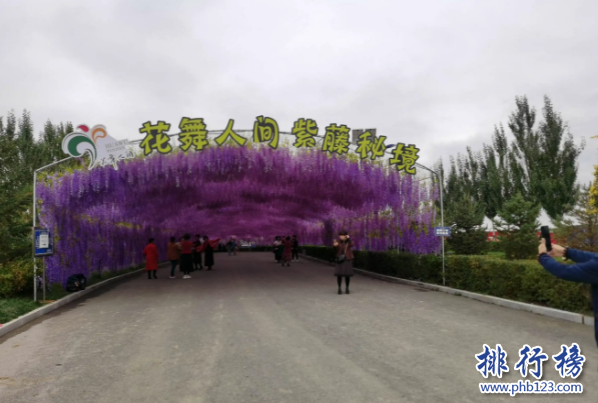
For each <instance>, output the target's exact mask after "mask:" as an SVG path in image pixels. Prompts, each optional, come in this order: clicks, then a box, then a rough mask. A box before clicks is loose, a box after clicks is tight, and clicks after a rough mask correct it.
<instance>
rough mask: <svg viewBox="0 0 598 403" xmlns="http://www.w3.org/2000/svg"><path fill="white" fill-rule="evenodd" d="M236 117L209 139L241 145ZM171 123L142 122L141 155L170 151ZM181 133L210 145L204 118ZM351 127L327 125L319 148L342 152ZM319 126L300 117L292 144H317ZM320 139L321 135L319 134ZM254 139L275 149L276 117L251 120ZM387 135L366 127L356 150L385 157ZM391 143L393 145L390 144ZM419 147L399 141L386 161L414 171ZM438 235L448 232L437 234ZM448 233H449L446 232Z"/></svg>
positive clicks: (189, 142) (185, 141)
mask: <svg viewBox="0 0 598 403" xmlns="http://www.w3.org/2000/svg"><path fill="white" fill-rule="evenodd" d="M234 123H235V121H234V120H233V119H230V120H229V121H228V124H227V126H226V129H225V130H224V131H223V132H222V133H221V134H219V135H218V136H217V137H215V138H213V140H212V141H214V142H215V143H216V145H217V146H219V147H220V146H223V145H224V144H225V143H227V142H228V140H230V141H231V142H234V143H236V144H237V145H238V146H244V145H245V144H246V143H247V140H248V139H247V138H245V137H243V136H241V135H239V134H238V133H237V132H235V130H234V128H233V126H234ZM170 127H171V125H170V123H166V122H164V121H161V120H160V121H158V122H156V124H152V122H151V121H148V122H145V123H144V124H143V125H142V127H141V128H140V129H139V132H140V133H141V134H144V135H145V137H144V138H143V140H142V141H141V143H140V144H139V147H140V148H141V149H142V150H143V154H144V155H146V156H147V155H149V154H151V153H152V152H153V151H157V152H158V153H161V154H167V153H170V152H172V150H173V147H172V145H171V144H170V136H169V135H168V133H167V132H168V130H170ZM179 129H180V133H179V134H178V140H179V143H180V146H179V147H180V148H181V150H183V151H184V152H188V151H189V150H191V149H193V150H194V151H202V150H204V149H205V148H206V147H208V146H209V143H210V140H209V139H208V131H207V129H206V123H205V122H204V119H203V118H189V117H184V118H182V119H181V122H180V123H179ZM350 131H351V129H350V128H349V127H347V126H346V125H343V124H336V123H332V124H330V125H329V126H327V127H326V129H325V133H324V136H323V139H322V141H321V150H322V151H324V152H327V153H330V154H337V155H344V154H347V153H348V152H349V149H350V144H351V140H350ZM318 132H319V128H318V124H317V123H316V121H315V120H314V119H310V118H300V119H298V120H296V121H295V122H294V123H293V128H292V130H291V134H292V135H293V136H295V142H294V143H293V146H295V147H297V148H316V147H319V146H318V145H317V140H316V137H317V136H318ZM354 134H355V133H354ZM320 139H321V137H320ZM253 142H254V143H260V144H265V145H268V146H269V147H271V148H273V149H277V148H278V146H279V144H280V131H279V126H278V123H277V122H276V120H274V119H273V118H271V117H265V116H258V117H256V119H255V121H254V123H253ZM385 142H386V136H379V137H377V136H375V131H372V132H370V131H369V130H368V131H366V132H365V133H363V134H361V135H359V139H358V141H357V144H356V146H357V147H356V150H355V152H356V154H357V155H358V156H359V158H360V159H361V160H366V159H368V158H369V159H371V160H372V161H373V160H376V159H378V158H381V157H384V155H385V151H386V148H387V146H386V144H385ZM389 147H392V146H389ZM418 153H419V149H418V148H416V147H415V145H413V144H409V145H405V144H403V143H399V144H397V145H396V146H395V148H394V150H393V151H392V154H393V157H392V158H390V159H389V161H388V162H389V164H390V165H393V166H394V167H395V168H396V169H397V171H404V172H406V173H408V174H412V175H413V174H415V173H416V169H415V164H416V163H417V160H418V159H419V155H418ZM437 235H439V236H448V235H440V234H437ZM449 235H450V233H449Z"/></svg>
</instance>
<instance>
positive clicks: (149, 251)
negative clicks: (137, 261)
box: [143, 238, 158, 280]
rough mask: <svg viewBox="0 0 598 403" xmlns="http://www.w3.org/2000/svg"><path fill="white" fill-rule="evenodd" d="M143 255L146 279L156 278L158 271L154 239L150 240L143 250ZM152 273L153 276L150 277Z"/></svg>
mask: <svg viewBox="0 0 598 403" xmlns="http://www.w3.org/2000/svg"><path fill="white" fill-rule="evenodd" d="M143 254H144V255H145V271H147V279H148V280H151V279H152V278H158V276H156V271H158V248H157V247H156V245H155V244H154V238H150V239H149V241H148V243H147V245H146V247H145V249H143ZM152 273H153V274H154V276H153V277H152Z"/></svg>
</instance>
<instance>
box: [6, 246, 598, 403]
mask: <svg viewBox="0 0 598 403" xmlns="http://www.w3.org/2000/svg"><path fill="white" fill-rule="evenodd" d="M331 270H332V268H331V267H328V266H325V265H322V264H319V263H313V262H309V261H301V262H299V263H294V264H293V265H292V267H290V268H287V267H285V268H283V267H280V266H279V265H276V264H275V263H274V262H273V261H272V254H270V253H243V254H240V255H238V256H233V257H229V256H226V255H224V254H217V255H216V268H215V270H214V271H212V272H206V271H202V272H196V273H194V274H193V278H192V279H191V280H182V279H177V280H170V279H168V276H167V273H166V270H164V269H161V270H160V271H159V274H158V276H159V279H158V280H152V281H148V280H147V279H146V278H145V275H139V276H134V277H132V278H131V279H129V280H123V281H122V282H119V283H117V284H115V285H112V286H109V287H107V288H104V289H102V290H99V291H97V292H96V293H92V294H90V295H89V296H88V297H87V298H84V299H81V300H79V301H77V302H74V303H72V304H70V305H67V306H65V307H63V308H61V309H60V310H57V311H55V312H54V313H52V314H50V315H47V316H45V317H43V318H40V319H38V320H36V321H35V322H32V323H31V324H30V325H28V326H26V327H24V328H22V329H21V330H20V331H17V332H13V333H11V334H8V335H6V336H4V337H3V338H1V339H0V402H2V403H5V402H6V403H8V402H10V403H20V402H23V403H33V402H44V403H45V402H61V403H62V402H65V403H70V402H72V403H92V402H94V403H95V402H106V403H115V402H144V403H148V402H176V403H184V402H209V403H234V402H240V403H241V402H242V403H268V402H288V403H291V402H293V403H294V402H297V403H311V402H314V403H315V402H318V403H320V402H321V403H332V402H339V403H353V402H359V403H371V402H372V403H373V402H393V403H396V402H425V403H430V402H451V403H453V402H483V401H489V402H503V401H504V402H507V401H509V402H510V401H512V398H511V397H508V396H505V395H482V394H481V393H480V392H479V387H478V383H479V382H481V381H483V380H484V378H482V376H481V375H480V374H479V373H478V372H476V370H475V363H476V362H477V361H476V360H475V358H474V354H477V353H479V352H481V351H482V344H483V343H486V344H489V345H491V346H494V345H495V344H497V343H501V344H502V346H503V347H504V348H505V349H506V351H507V352H508V354H509V355H508V362H509V366H510V368H511V372H510V373H508V374H506V375H505V376H503V378H502V381H507V382H517V381H518V380H520V379H522V378H521V377H520V375H519V373H515V372H514V370H513V367H514V364H515V362H516V361H517V351H518V349H519V348H521V347H522V345H523V344H526V343H527V344H530V345H531V346H535V345H540V346H542V347H544V351H545V352H547V353H549V354H556V353H557V352H559V351H560V345H561V344H568V345H570V344H571V343H572V342H577V343H579V345H580V346H581V349H582V353H584V354H585V355H586V358H587V361H588V362H587V365H586V366H587V368H586V369H585V371H584V372H583V373H582V375H581V376H580V378H578V380H577V381H579V382H582V383H583V385H584V389H585V391H584V394H583V395H582V396H580V395H560V396H538V395H536V396H532V395H527V396H526V395H524V396H519V399H522V400H523V401H533V402H547V401H555V402H556V401H558V402H582V401H584V402H589V401H594V402H595V401H597V400H598V374H597V372H596V367H597V363H598V354H597V351H596V350H597V349H596V344H595V342H594V340H593V330H592V328H590V327H589V326H584V325H578V324H573V323H569V322H564V321H560V320H556V319H549V318H544V317H541V316H537V315H534V314H530V313H525V312H519V311H514V310H510V309H506V308H501V307H496V306H493V305H487V304H484V303H481V302H477V301H472V300H468V299H466V298H462V297H456V296H451V295H446V294H443V293H438V292H422V291H419V290H416V289H414V288H413V287H409V286H403V285H398V284H391V283H387V282H383V281H379V280H373V279H370V278H366V277H361V276H356V277H355V278H354V279H353V282H352V287H351V288H352V293H351V295H342V296H339V295H337V294H336V285H335V279H334V278H333V277H332V272H331ZM178 275H179V277H180V274H178ZM551 361H552V360H551ZM544 372H545V375H546V376H545V379H552V380H555V381H557V382H561V381H564V380H562V379H561V378H560V377H558V375H557V374H556V371H555V369H554V365H553V364H550V365H549V363H546V364H545V365H544ZM528 379H529V378H528ZM496 380H497V379H496V378H494V379H492V380H491V381H496ZM532 380H533V378H532Z"/></svg>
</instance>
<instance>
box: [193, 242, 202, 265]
mask: <svg viewBox="0 0 598 403" xmlns="http://www.w3.org/2000/svg"><path fill="white" fill-rule="evenodd" d="M202 243H203V242H202V241H201V235H199V234H197V235H195V241H194V242H193V270H203V265H202V264H201V252H198V251H197V248H199V247H200V246H201V245H202Z"/></svg>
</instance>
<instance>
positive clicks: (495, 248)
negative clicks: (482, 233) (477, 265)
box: [488, 241, 505, 252]
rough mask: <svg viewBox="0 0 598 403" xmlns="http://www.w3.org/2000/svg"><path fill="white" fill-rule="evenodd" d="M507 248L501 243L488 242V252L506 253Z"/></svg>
mask: <svg viewBox="0 0 598 403" xmlns="http://www.w3.org/2000/svg"><path fill="white" fill-rule="evenodd" d="M504 251H505V248H504V246H503V244H502V243H501V242H500V241H491V242H488V252H504Z"/></svg>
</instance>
